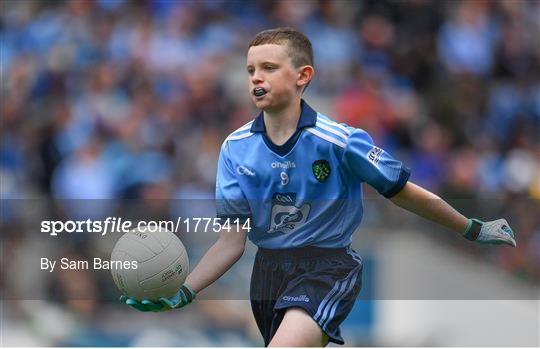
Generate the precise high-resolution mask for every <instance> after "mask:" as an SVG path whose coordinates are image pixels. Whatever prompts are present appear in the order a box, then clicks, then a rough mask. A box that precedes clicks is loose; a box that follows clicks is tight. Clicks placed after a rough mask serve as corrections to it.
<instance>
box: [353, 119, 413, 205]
mask: <svg viewBox="0 0 540 349" xmlns="http://www.w3.org/2000/svg"><path fill="white" fill-rule="evenodd" d="M343 158H344V161H345V162H346V164H347V166H348V167H349V168H350V169H351V171H352V172H353V173H354V175H355V176H356V177H357V178H358V179H359V180H360V181H362V182H366V183H368V184H369V185H371V186H372V187H373V188H375V189H376V190H377V191H378V192H379V193H380V194H381V195H384V196H385V197H386V198H391V197H392V196H394V195H396V194H397V193H399V192H400V191H401V189H403V187H404V186H405V184H407V181H408V180H409V176H410V170H409V169H408V168H407V167H406V166H405V165H404V164H403V163H402V162H401V161H399V160H396V159H394V158H393V157H392V156H391V155H390V154H388V153H387V152H385V151H384V150H382V149H381V148H379V147H377V146H376V145H375V144H374V143H373V140H372V139H371V136H370V135H369V134H368V133H367V132H365V131H363V130H360V129H354V131H353V132H352V133H351V135H350V136H349V139H348V142H347V146H346V148H345V152H344V154H343Z"/></svg>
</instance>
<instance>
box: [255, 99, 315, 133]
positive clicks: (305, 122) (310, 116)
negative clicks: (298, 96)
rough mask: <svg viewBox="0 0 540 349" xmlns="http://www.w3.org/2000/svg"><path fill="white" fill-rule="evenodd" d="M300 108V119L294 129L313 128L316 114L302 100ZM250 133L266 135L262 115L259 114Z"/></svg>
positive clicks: (261, 113)
mask: <svg viewBox="0 0 540 349" xmlns="http://www.w3.org/2000/svg"><path fill="white" fill-rule="evenodd" d="M300 108H301V110H302V112H301V113H300V118H299V119H298V124H297V125H296V129H297V130H300V129H303V128H305V127H314V126H315V125H316V124H317V112H316V111H315V110H313V108H311V107H310V106H309V105H308V104H307V103H306V102H305V101H304V100H303V99H302V101H301V102H300ZM250 131H251V132H253V133H255V132H263V133H266V127H265V125H264V113H263V112H260V113H259V115H258V116H257V117H256V118H255V120H254V121H253V124H251V130H250Z"/></svg>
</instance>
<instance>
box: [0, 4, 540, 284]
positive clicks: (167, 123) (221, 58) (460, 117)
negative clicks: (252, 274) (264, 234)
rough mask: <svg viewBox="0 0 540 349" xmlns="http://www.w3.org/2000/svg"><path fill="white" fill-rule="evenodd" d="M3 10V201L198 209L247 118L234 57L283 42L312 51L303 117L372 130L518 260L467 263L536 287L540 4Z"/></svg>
mask: <svg viewBox="0 0 540 349" xmlns="http://www.w3.org/2000/svg"><path fill="white" fill-rule="evenodd" d="M0 8H1V11H0V74H1V86H0V100H1V104H0V112H1V120H0V121H1V129H0V145H1V147H0V175H1V178H2V185H1V187H0V194H1V196H2V199H11V198H14V199H17V198H33V199H35V198H49V197H54V198H59V199H62V198H64V199H65V198H68V199H109V198H129V199H165V198H182V197H197V198H212V197H213V192H214V183H215V173H216V162H217V157H218V154H219V148H220V145H221V143H222V141H223V140H224V139H225V137H226V136H227V134H229V133H230V132H232V131H233V130H235V129H236V128H238V127H240V126H241V125H243V124H244V123H245V122H247V121H249V120H250V119H252V118H254V116H256V114H257V111H256V110H255V109H254V107H253V106H252V104H251V102H250V99H249V95H248V91H247V77H248V76H247V73H246V72H245V55H246V51H247V44H248V43H249V41H250V40H251V38H252V37H253V36H254V34H255V33H257V32H258V31H260V30H263V29H266V28H269V27H276V26H293V27H296V28H298V29H300V30H302V31H303V32H305V33H306V34H307V35H308V36H309V37H310V39H311V40H312V42H313V46H314V51H315V69H316V75H315V80H314V81H313V82H312V84H311V85H310V86H309V88H308V90H307V92H306V96H305V98H306V99H307V101H308V103H310V104H311V105H312V106H314V107H316V109H318V110H319V111H321V112H323V113H324V114H327V115H328V116H331V117H333V118H335V119H337V120H338V121H341V122H345V123H348V124H349V125H351V126H355V127H359V128H363V129H365V130H367V131H368V132H370V133H371V135H372V136H373V138H374V139H375V141H376V142H377V143H378V144H379V145H380V146H381V147H382V148H385V149H387V150H388V151H389V152H390V153H392V154H394V155H395V156H396V157H397V158H400V159H402V160H404V162H405V163H406V164H407V165H408V166H409V167H410V168H411V170H412V177H411V179H412V180H413V181H415V182H417V183H419V184H421V185H423V186H425V187H427V188H429V189H431V190H433V191H434V192H436V193H437V194H439V195H440V196H441V197H443V198H445V199H447V200H449V201H450V202H452V203H453V204H455V205H456V206H457V207H458V208H460V209H462V210H463V211H464V213H465V214H467V215H472V214H482V210H481V209H482V208H483V207H486V206H488V205H489V207H494V209H492V210H490V211H489V212H484V213H486V214H489V215H492V216H486V217H480V218H484V219H487V220H490V219H495V218H498V216H501V217H503V216H504V217H505V218H507V219H508V221H509V222H510V223H511V225H512V227H513V228H514V230H515V231H516V232H517V234H518V237H517V241H518V247H517V248H516V249H514V250H512V249H485V250H482V252H481V253H482V258H489V260H490V261H493V262H495V263H498V265H500V266H501V267H502V268H504V269H506V270H507V271H509V272H511V273H513V274H514V275H516V276H518V277H519V278H521V279H523V280H526V281H528V282H533V283H538V282H539V281H540V204H539V200H540V177H539V168H540V24H539V18H540V1H538V0H531V1H519V0H500V1H487V0H471V1H429V0H402V1H391V0H388V1H381V0H366V1H348V0H336V1H329V0H320V1H315V0H283V1H271V0H256V1H247V0H246V1H237V0H230V1H225V0H193V1H173V0H142V1H129V0H66V1H37V0H36V1H32V0H24V1H16V0H3V1H1V2H0ZM368 195H369V193H368ZM3 213H4V212H3ZM494 215H498V216H497V217H495V216H494ZM360 234H361V232H360ZM443 240H444V239H443ZM448 243H449V244H452V242H450V241H449V242H448ZM453 248H456V249H461V250H462V251H463V252H465V253H467V252H471V250H470V247H469V245H467V243H461V244H454V245H453ZM474 251H475V253H476V251H477V250H474Z"/></svg>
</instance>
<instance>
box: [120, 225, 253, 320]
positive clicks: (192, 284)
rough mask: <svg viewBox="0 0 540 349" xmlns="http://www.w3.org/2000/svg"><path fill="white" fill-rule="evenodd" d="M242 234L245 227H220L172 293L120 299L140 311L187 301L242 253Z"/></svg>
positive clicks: (162, 307) (158, 309)
mask: <svg viewBox="0 0 540 349" xmlns="http://www.w3.org/2000/svg"><path fill="white" fill-rule="evenodd" d="M246 236H247V231H246V230H245V229H239V230H236V229H230V230H229V229H222V230H221V232H220V235H219V239H218V240H217V241H216V242H215V243H214V244H213V245H212V247H210V248H209V249H208V251H206V253H205V254H204V256H203V258H202V259H201V260H200V261H199V263H198V264H197V266H196V267H195V269H193V271H192V272H191V273H190V274H189V275H188V277H187V278H186V281H185V283H184V285H183V286H182V287H181V288H180V290H179V291H178V292H177V293H176V294H175V295H174V296H172V297H170V298H161V299H160V302H152V301H149V300H144V299H143V300H141V301H138V300H136V299H133V298H129V297H126V296H122V297H121V298H120V300H121V301H122V302H124V303H126V304H127V305H130V306H132V307H133V308H135V309H137V310H140V311H164V310H170V309H175V308H181V307H183V306H185V305H187V304H189V303H191V301H192V300H193V299H194V298H195V296H196V294H197V293H198V292H200V291H201V290H203V289H204V288H206V287H208V286H209V285H210V284H212V283H213V282H214V281H216V280H217V279H219V277H220V276H222V275H223V274H225V272H226V271H227V270H229V269H230V268H231V267H232V266H233V265H234V263H236V262H237V261H238V260H239V259H240V257H241V256H242V254H243V253H244V248H245V244H246Z"/></svg>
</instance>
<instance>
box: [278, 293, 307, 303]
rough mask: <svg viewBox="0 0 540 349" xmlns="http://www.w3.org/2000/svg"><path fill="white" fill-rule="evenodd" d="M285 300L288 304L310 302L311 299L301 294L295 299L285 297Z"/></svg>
mask: <svg viewBox="0 0 540 349" xmlns="http://www.w3.org/2000/svg"><path fill="white" fill-rule="evenodd" d="M283 300H284V301H286V302H306V303H307V302H309V297H308V296H306V295H305V294H301V295H299V296H296V297H293V296H283Z"/></svg>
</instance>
